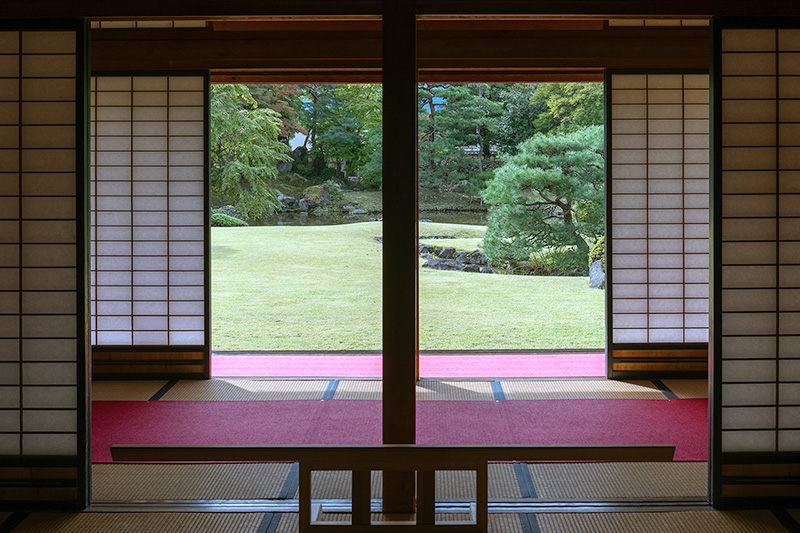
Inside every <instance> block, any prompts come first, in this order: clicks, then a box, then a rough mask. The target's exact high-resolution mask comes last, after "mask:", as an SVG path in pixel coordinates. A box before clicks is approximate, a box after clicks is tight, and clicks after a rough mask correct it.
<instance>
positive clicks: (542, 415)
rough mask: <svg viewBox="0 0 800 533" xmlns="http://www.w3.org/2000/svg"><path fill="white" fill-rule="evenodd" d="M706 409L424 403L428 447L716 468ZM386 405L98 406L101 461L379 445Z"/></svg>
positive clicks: (695, 403) (593, 403)
mask: <svg viewBox="0 0 800 533" xmlns="http://www.w3.org/2000/svg"><path fill="white" fill-rule="evenodd" d="M707 416H708V403H707V401H706V400H705V399H703V400H672V401H666V400H536V401H511V400H509V401H501V402H482V401H472V402H470V401H463V402H457V401H425V402H417V441H418V442H419V443H420V444H675V445H676V451H675V460H676V461H706V460H707V459H708V422H707ZM380 442H381V402H379V401H365V400H330V401H316V400H311V401H308V400H302V401H273V402H164V401H160V402H94V403H93V406H92V460H93V461H94V462H100V463H102V462H110V461H111V453H110V448H109V447H110V446H111V445H112V444H379V443H380Z"/></svg>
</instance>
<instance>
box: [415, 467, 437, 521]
mask: <svg viewBox="0 0 800 533" xmlns="http://www.w3.org/2000/svg"><path fill="white" fill-rule="evenodd" d="M435 523H436V471H435V470H419V471H417V524H418V525H426V526H427V525H434V524H435Z"/></svg>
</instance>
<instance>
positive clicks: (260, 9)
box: [0, 0, 800, 20]
mask: <svg viewBox="0 0 800 533" xmlns="http://www.w3.org/2000/svg"><path fill="white" fill-rule="evenodd" d="M407 3H409V4H413V6H414V10H415V12H416V13H417V14H418V15H421V16H432V17H437V18H438V17H447V18H461V19H463V18H466V17H469V16H479V17H483V18H485V17H486V16H492V17H497V18H502V17H512V18H519V17H520V16H533V17H539V18H541V17H543V16H549V17H559V18H564V17H578V18H587V17H590V18H592V17H594V18H597V17H599V18H613V17H616V16H639V17H650V16H656V17H657V16H679V17H683V16H705V17H711V16H747V17H752V16H767V15H769V16H784V17H785V16H800V5H799V4H800V3H798V2H794V1H786V0H761V1H759V2H754V1H753V0H649V1H642V0H492V1H487V0H408V2H407ZM383 4H384V0H292V1H286V0H225V1H220V0H169V1H165V0H137V1H135V2H119V1H116V2H111V1H108V0H73V1H63V0H4V1H3V4H2V8H0V17H3V18H42V17H44V18H84V17H85V18H127V19H131V18H143V17H153V18H158V17H161V18H204V19H207V20H231V19H238V18H247V19H253V18H262V19H263V18H267V17H275V16H289V17H296V16H300V15H305V16H315V17H324V16H327V17H333V18H337V19H348V18H353V17H359V16H361V17H363V16H367V17H369V16H378V15H380V14H381V12H382V10H383Z"/></svg>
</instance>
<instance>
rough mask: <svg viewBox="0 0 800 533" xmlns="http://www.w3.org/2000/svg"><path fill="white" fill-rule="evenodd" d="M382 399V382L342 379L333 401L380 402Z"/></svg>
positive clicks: (376, 380)
mask: <svg viewBox="0 0 800 533" xmlns="http://www.w3.org/2000/svg"><path fill="white" fill-rule="evenodd" d="M381 398H383V381H381V380H379V379H374V380H368V381H359V380H351V379H343V380H341V381H340V382H339V385H338V386H337V387H336V394H334V395H333V399H334V400H380V399H381Z"/></svg>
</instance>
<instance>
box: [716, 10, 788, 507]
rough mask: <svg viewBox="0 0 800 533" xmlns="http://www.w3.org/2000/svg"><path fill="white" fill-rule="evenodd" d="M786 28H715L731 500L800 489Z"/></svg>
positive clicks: (722, 400)
mask: <svg viewBox="0 0 800 533" xmlns="http://www.w3.org/2000/svg"><path fill="white" fill-rule="evenodd" d="M745 24H750V23H749V22H745ZM781 24H782V22H781V21H775V25H773V26H772V27H767V28H750V29H746V28H740V27H738V28H737V27H736V26H737V22H736V21H722V22H721V23H720V24H718V25H716V26H715V32H714V39H715V48H716V54H715V78H714V83H715V93H716V94H717V97H716V99H715V102H714V105H715V110H716V111H715V121H714V126H715V139H716V142H715V146H714V148H715V173H714V178H715V189H716V190H715V193H716V194H715V202H716V203H715V206H714V211H715V225H716V228H715V232H716V233H717V235H718V236H719V240H720V242H719V244H718V257H717V258H716V261H715V265H714V266H715V272H714V276H715V306H716V309H715V323H716V324H717V327H718V329H717V330H716V331H715V337H714V350H713V351H714V358H715V387H716V389H717V396H716V398H715V401H716V410H717V412H718V413H719V416H717V417H715V425H714V437H715V444H716V445H715V449H714V451H715V454H714V473H715V480H716V484H715V489H716V491H715V492H716V496H717V497H721V498H722V499H723V500H724V499H727V498H737V497H758V496H762V497H790V496H793V497H795V498H797V497H800V485H799V484H798V477H797V476H798V474H797V472H800V29H792V28H781V29H778V28H776V26H778V25H781ZM765 454H766V455H765ZM753 463H762V464H753ZM770 463H772V464H770ZM779 463H788V464H779ZM792 472H794V474H793V475H794V477H792ZM795 501H796V500H795Z"/></svg>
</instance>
